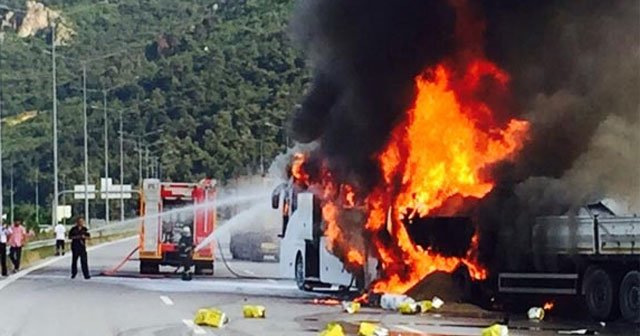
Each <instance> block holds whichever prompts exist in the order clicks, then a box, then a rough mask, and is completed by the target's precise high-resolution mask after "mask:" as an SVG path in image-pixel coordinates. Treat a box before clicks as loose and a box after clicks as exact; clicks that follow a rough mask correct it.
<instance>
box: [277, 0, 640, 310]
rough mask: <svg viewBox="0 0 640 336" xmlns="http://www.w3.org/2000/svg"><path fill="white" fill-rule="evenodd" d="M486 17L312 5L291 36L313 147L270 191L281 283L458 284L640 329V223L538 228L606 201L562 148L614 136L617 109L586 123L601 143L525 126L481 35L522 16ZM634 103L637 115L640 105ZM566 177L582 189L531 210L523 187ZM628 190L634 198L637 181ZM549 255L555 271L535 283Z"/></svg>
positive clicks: (401, 6) (567, 221) (456, 6)
mask: <svg viewBox="0 0 640 336" xmlns="http://www.w3.org/2000/svg"><path fill="white" fill-rule="evenodd" d="M483 4H484V3H482V2H478V3H476V2H473V3H472V2H468V1H464V0H450V1H410V0H402V1H397V2H396V3H394V4H393V6H389V5H388V4H387V3H386V2H383V1H346V2H345V1H320V0H317V1H314V0H309V1H303V2H302V4H301V5H300V7H299V8H298V11H297V15H296V17H295V18H294V21H293V30H294V32H295V35H296V37H297V38H298V39H299V40H300V42H301V45H302V46H303V47H304V48H305V50H306V51H307V52H308V54H309V55H310V58H311V62H312V64H313V66H314V78H313V82H312V85H311V87H310V90H309V92H308V94H307V96H306V98H305V99H304V101H303V103H302V108H301V109H300V110H299V111H297V112H296V114H295V115H294V118H293V120H292V123H291V128H292V131H293V136H294V137H295V138H296V139H297V140H298V141H299V142H301V143H312V144H313V146H311V147H312V149H310V150H306V151H301V152H298V153H296V154H295V155H293V157H292V160H291V164H290V166H289V167H288V169H287V173H288V175H287V178H288V180H289V182H288V183H287V184H285V185H283V186H281V187H279V188H278V189H276V190H275V191H274V197H273V206H274V207H279V208H280V209H281V210H282V213H283V230H282V238H283V240H282V244H281V256H280V257H281V267H282V271H283V273H285V274H286V275H289V276H291V275H295V277H296V281H297V283H298V286H299V287H301V288H303V289H311V288H313V287H316V286H326V285H330V284H336V285H341V286H350V285H357V286H359V287H361V288H365V287H366V288H367V290H368V292H369V293H406V292H407V291H410V290H411V289H412V288H414V287H415V286H417V285H419V284H420V282H421V281H423V280H424V279H426V278H427V277H429V276H430V275H433V274H435V273H456V274H458V275H462V277H463V278H466V279H467V280H469V281H468V282H480V281H483V280H484V281H488V282H490V283H493V284H495V286H496V287H498V290H500V291H503V292H511V293H540V294H542V293H544V294H548V295H557V294H580V295H583V296H584V298H585V299H586V301H587V307H588V308H589V311H590V313H591V314H592V315H593V316H595V317H597V318H602V319H604V318H611V317H613V316H615V315H616V313H617V312H620V311H622V314H623V315H624V316H625V317H626V318H627V319H629V320H632V321H637V320H638V314H640V305H638V298H637V293H639V292H640V291H639V288H640V283H639V282H640V279H639V274H638V271H637V270H638V268H640V265H639V264H638V251H637V250H636V248H635V246H637V244H638V242H639V239H638V237H639V232H638V230H639V228H638V226H639V224H638V221H637V220H636V219H635V217H616V216H610V218H607V219H604V218H603V217H596V216H593V215H592V216H590V217H588V218H583V217H580V216H575V215H570V216H568V217H547V218H546V219H545V218H538V217H539V216H544V215H562V214H564V213H566V212H567V211H568V210H570V209H575V208H576V207H578V206H579V205H580V203H581V202H583V203H582V204H586V203H584V202H586V200H587V199H588V196H593V195H592V193H593V191H594V190H596V191H602V189H607V188H600V189H598V187H597V186H594V185H593V184H589V185H588V186H589V188H586V185H585V184H580V183H578V182H576V181H579V180H580V178H584V176H585V175H586V174H584V172H581V173H582V174H579V173H575V172H574V171H572V169H578V168H580V166H581V165H583V166H586V167H587V168H585V169H586V170H588V171H589V172H591V171H593V170H595V168H594V167H595V166H596V165H595V164H594V163H593V162H589V164H588V165H584V164H583V163H582V162H581V161H583V160H586V159H584V158H582V157H581V155H583V156H584V155H586V157H587V158H588V157H589V156H588V155H587V154H590V152H589V148H588V147H587V146H586V145H584V144H583V143H584V142H585V141H582V143H580V144H576V143H575V142H574V141H572V140H574V139H572V138H564V137H559V136H557V134H555V133H554V132H559V133H562V132H564V131H565V130H566V129H571V130H574V131H575V132H583V135H584V136H585V137H586V138H585V140H586V139H592V138H593V139H596V138H597V137H600V136H601V135H600V134H599V132H600V133H602V132H604V133H605V134H604V135H607V136H608V134H607V133H606V132H607V127H609V126H611V125H606V123H607V122H606V120H605V119H608V118H607V115H606V113H607V112H602V111H606V108H604V107H603V108H602V111H601V110H594V109H593V108H592V109H591V110H589V111H592V113H593V114H595V115H596V116H595V117H593V118H589V121H592V120H591V119H594V118H595V119H597V120H605V121H603V125H602V126H601V127H600V128H597V127H594V126H593V125H592V124H589V125H579V124H578V125H577V126H576V125H574V124H565V123H560V122H558V124H553V123H551V122H550V121H549V120H547V119H549V117H547V119H544V118H542V119H543V121H542V122H541V121H540V120H539V119H541V118H540V117H539V116H535V115H534V116H528V115H526V114H525V113H522V112H520V111H519V104H517V102H516V99H515V98H514V95H513V94H512V92H511V82H512V80H513V78H512V76H511V75H510V74H509V73H508V72H507V71H506V70H505V69H503V68H502V67H501V66H500V65H498V63H497V62H496V61H495V58H496V57H495V55H494V57H493V58H490V57H488V56H487V55H486V54H485V48H486V46H487V43H486V42H485V40H484V35H485V32H486V31H487V30H488V28H490V27H493V26H492V25H495V22H494V21H496V20H497V21H499V20H501V19H504V18H505V17H507V18H508V17H509V16H510V15H511V13H509V12H500V10H499V9H496V8H497V7H499V6H497V7H496V6H491V5H486V6H483ZM530 5H531V6H540V7H545V6H549V7H553V6H555V5H554V4H547V3H545V4H537V3H536V4H530ZM576 6H580V5H576ZM594 6H595V5H594ZM525 7H526V6H525ZM524 9H527V8H524ZM524 9H521V10H522V13H526V10H524ZM497 12H500V13H498V14H501V15H496V13H497ZM567 12H571V11H569V10H568V11H567ZM483 14H484V15H486V17H485V16H484V15H483ZM534 14H535V13H534ZM534 14H531V15H534ZM356 17H357V19H354V18H356ZM523 17H525V16H524V15H523ZM311 18H312V19H311ZM488 18H492V19H494V21H491V22H488V21H487V20H488ZM495 18H499V19H495ZM594 20H595V19H594ZM523 21H526V20H524V19H523ZM622 21H624V20H622ZM622 21H620V22H622ZM542 22H545V21H542ZM594 22H595V21H594ZM616 22H617V21H616ZM625 22H630V21H625ZM590 23H591V22H587V23H585V24H587V25H588V24H590ZM532 24H533V23H532ZM516 26H517V25H516ZM516 26H514V27H516ZM336 27H339V28H340V29H337V28H336ZM589 27H590V29H591V28H592V27H595V28H593V30H598V28H597V26H593V25H591V26H589ZM493 28H494V31H492V33H493V34H494V35H495V34H497V33H496V31H498V32H499V30H498V29H495V27H493ZM529 28H530V27H522V33H523V34H525V32H526V30H527V29H529ZM607 28H608V27H607ZM514 29H515V28H514ZM603 29H604V28H603ZM502 34H505V35H508V32H507V33H505V32H502ZM523 36H525V35H523ZM606 36H610V35H606ZM493 37H494V38H495V36H493ZM516 40H517V42H518V43H519V42H520V41H519V40H518V39H516ZM637 42H638V41H635V40H634V41H632V43H631V44H630V45H632V46H636V47H637V45H638V43H637ZM602 43H608V41H607V40H606V39H603V40H602ZM558 45H559V47H560V46H561V45H560V44H558ZM623 45H627V44H623ZM547 49H548V48H545V50H547ZM589 51H591V50H589ZM494 53H495V52H494ZM617 55H621V54H617ZM598 57H601V56H600V55H594V59H598ZM523 58H525V59H526V57H523ZM622 63H623V62H614V63H611V64H614V65H617V64H622ZM632 63H633V64H637V60H636V59H634V60H633V62H632ZM606 64H607V66H609V67H612V66H614V65H611V64H609V63H606ZM607 66H604V68H605V69H604V70H603V71H602V73H603V76H604V73H606V75H607V76H610V75H611V73H612V72H615V73H620V74H621V76H627V75H628V76H632V78H630V79H629V81H630V83H632V84H633V83H635V84H638V78H637V73H636V75H629V73H630V72H628V71H626V72H625V71H621V69H617V68H616V69H613V70H615V71H609V70H612V69H608V68H607ZM589 69H590V71H593V70H592V68H589ZM576 71H578V70H576ZM598 73H599V72H598ZM518 79H519V77H518ZM635 87H637V85H636V86H635ZM603 90H604V89H603ZM583 91H584V90H583ZM613 91H615V90H613ZM613 91H603V92H597V94H595V93H594V94H593V96H594V97H595V96H597V97H598V98H601V97H603V96H607V95H609V96H611V97H610V98H611V99H610V100H608V101H612V100H615V99H616V98H617V96H616V95H619V94H620V93H619V91H615V92H613ZM623 91H624V90H623ZM607 97H608V96H607ZM584 99H585V100H587V101H589V104H592V105H597V103H596V102H593V101H592V100H590V97H589V96H587V97H585V98H584ZM631 100H632V101H634V102H636V104H635V107H634V104H630V105H629V106H631V107H632V108H634V109H635V111H637V106H638V105H637V102H638V99H637V98H634V99H631ZM556 108H557V107H556ZM567 113H569V112H565V114H567ZM596 117H597V118H596ZM556 119H558V118H556ZM553 120H555V119H552V121H553ZM572 120H578V121H579V120H581V119H579V118H574V119H572ZM629 120H631V122H635V121H634V120H635V119H633V117H630V119H629ZM560 121H562V120H560ZM613 122H614V121H612V122H611V123H613ZM615 122H617V121H615ZM620 127H622V126H620ZM634 134H635V133H634ZM556 138H560V140H559V141H555V140H556ZM562 139H564V140H562ZM622 141H628V142H632V143H635V142H637V139H636V137H633V136H632V135H630V136H629V137H628V138H624V139H622ZM597 144H598V143H597V142H596V145H597ZM626 145H628V144H626ZM632 147H633V146H631V148H632ZM558 151H560V152H558ZM550 154H553V156H551V155H550ZM550 158H551V160H550ZM620 158H627V157H626V153H623V154H621V155H618V156H616V157H615V160H620ZM598 159H600V160H602V157H598ZM632 167H633V166H632ZM589 169H590V170H589ZM602 171H603V172H602V173H600V176H602V177H604V176H606V177H608V175H606V174H609V173H605V172H604V171H605V170H604V169H603V170H602ZM609 171H611V169H609ZM563 172H564V173H565V175H567V176H568V177H569V178H572V180H571V181H570V182H572V183H568V182H567V183H566V185H562V187H559V188H557V190H558V191H559V192H558V194H562V195H565V196H566V197H565V198H564V199H562V198H560V197H557V198H554V197H549V195H548V192H547V194H545V192H540V194H542V196H543V197H541V198H544V200H545V201H547V200H551V199H553V201H549V203H550V204H552V205H547V206H540V207H537V208H535V209H533V207H532V206H530V207H527V206H524V205H523V203H524V201H523V200H524V199H526V198H535V193H533V192H529V190H527V189H526V187H530V186H531V185H532V184H535V183H537V182H541V183H540V184H544V186H543V187H544V188H548V189H551V188H550V187H549V186H550V185H551V184H550V183H547V182H548V181H558V180H559V178H558V176H561V177H562V176H563V175H562V173H563ZM625 173H626V172H625ZM618 175H621V176H625V178H627V179H630V181H631V182H632V183H631V184H633V185H638V177H637V176H636V175H634V174H633V173H632V174H631V175H632V176H630V175H624V173H623V174H618ZM538 177H539V178H538ZM588 177H590V175H589V176H588ZM607 187H608V186H607ZM586 189H590V190H589V191H585V190H586ZM609 189H612V187H611V188H609ZM523 190H525V191H523ZM569 190H572V191H573V190H580V192H577V191H576V192H571V191H569ZM630 190H634V189H630ZM607 191H608V190H607ZM635 192H637V190H635ZM569 194H580V196H575V197H569V196H567V195H569ZM627 194H628V193H627ZM569 198H570V199H569ZM529 203H533V201H531V200H529ZM534 210H535V211H534ZM523 223H524V225H523ZM576 223H577V225H576ZM545 244H550V245H545ZM603 244H606V248H605V245H603ZM500 246H511V247H510V248H508V249H507V248H502V250H501V249H500V248H499V247H500ZM541 249H542V250H543V251H545V253H542V254H540V253H531V251H538V252H539V251H540V250H541ZM541 255H542V256H543V257H542V258H545V257H544V256H547V257H549V256H554V257H557V258H556V259H557V260H558V265H556V267H555V268H554V269H543V268H539V267H535V265H536V264H539V259H540V258H541V257H540V256H541ZM514 257H518V260H517V262H515V263H514V262H512V261H511V259H514Z"/></svg>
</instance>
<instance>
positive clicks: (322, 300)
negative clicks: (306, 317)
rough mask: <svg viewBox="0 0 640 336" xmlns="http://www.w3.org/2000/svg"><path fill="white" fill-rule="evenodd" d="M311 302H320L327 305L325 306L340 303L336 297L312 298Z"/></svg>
mask: <svg viewBox="0 0 640 336" xmlns="http://www.w3.org/2000/svg"><path fill="white" fill-rule="evenodd" d="M311 303H313V304H321V305H327V306H337V305H339V304H340V300H338V299H326V298H325V299H313V301H311Z"/></svg>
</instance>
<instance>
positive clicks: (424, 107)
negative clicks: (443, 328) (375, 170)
mask: <svg viewBox="0 0 640 336" xmlns="http://www.w3.org/2000/svg"><path fill="white" fill-rule="evenodd" d="M456 9H457V10H458V11H459V14H461V15H460V16H459V18H458V20H460V21H463V22H459V23H458V31H457V35H458V40H459V42H460V43H462V44H463V46H462V47H461V48H462V49H461V50H460V51H459V52H458V53H457V54H456V55H455V56H453V57H451V58H450V59H447V60H446V61H443V62H442V63H440V64H438V65H436V66H433V67H430V68H427V69H425V71H424V72H423V73H422V74H420V75H419V76H417V78H415V88H416V96H415V101H414V104H413V106H412V107H411V108H409V109H408V110H407V111H406V113H405V115H404V118H403V120H402V121H401V122H400V123H399V124H398V125H397V126H396V127H395V128H394V130H393V132H392V134H391V136H390V138H389V141H388V143H387V145H386V146H385V148H384V149H383V150H382V151H381V152H379V153H378V154H377V156H376V157H375V158H374V159H375V160H376V162H377V163H378V167H379V169H380V172H381V175H382V177H383V178H382V181H381V182H380V183H379V184H378V185H377V186H376V187H375V188H374V189H373V191H372V192H370V193H369V194H368V195H366V197H364V198H363V199H362V200H360V202H358V201H356V200H355V194H357V193H355V192H354V188H353V186H351V185H347V184H338V183H336V182H335V181H334V180H333V179H332V174H331V172H330V171H329V169H327V168H326V167H322V169H321V173H320V175H321V176H310V175H309V173H308V172H305V171H304V169H303V163H304V161H305V159H306V158H307V157H306V156H305V155H303V154H299V155H296V157H295V158H294V162H293V165H292V175H293V177H294V179H295V180H296V182H297V183H298V185H300V186H303V187H305V188H309V189H312V190H313V191H314V192H315V193H316V195H318V196H319V197H320V198H321V201H322V215H323V219H324V221H325V224H326V226H325V231H324V234H325V237H326V238H327V241H328V248H329V249H330V250H332V251H333V252H334V253H336V254H337V255H340V256H342V259H343V261H344V262H346V263H347V264H348V265H349V266H350V267H352V268H353V267H359V266H362V265H363V264H364V262H365V255H366V254H365V251H364V250H362V248H363V247H358V246H355V245H354V244H351V243H350V242H349V241H348V240H347V239H346V238H345V235H344V232H343V231H342V230H343V225H341V224H342V223H341V222H340V221H341V216H340V214H341V212H342V211H344V209H347V208H354V207H356V208H357V207H360V208H362V209H363V211H364V213H365V219H364V223H363V228H362V230H363V232H362V234H363V235H364V236H365V237H366V239H367V241H368V242H369V243H368V244H367V245H368V249H369V251H368V252H369V253H373V255H374V256H375V257H376V258H377V259H378V261H379V262H380V265H381V271H382V272H381V277H380V278H379V279H378V280H376V281H375V282H374V284H373V286H372V288H371V289H372V290H373V291H374V292H395V293H404V292H406V291H407V290H408V289H410V288H411V287H412V286H414V285H415V284H416V283H417V282H418V281H420V280H421V279H423V278H424V277H425V276H427V275H429V274H431V273H433V272H436V271H443V272H453V271H455V270H456V269H457V268H459V267H461V266H466V268H467V269H468V271H469V274H470V276H471V277H472V278H474V279H483V278H485V277H486V276H487V271H486V269H485V268H483V266H482V265H480V264H479V263H478V262H477V258H476V251H477V246H478V241H479V239H480V238H481V237H478V235H477V233H476V234H475V235H474V236H473V238H472V239H471V243H470V245H469V248H468V250H467V253H466V255H465V256H461V257H450V256H444V255H441V254H439V253H437V252H435V251H434V250H433V249H431V248H429V247H422V246H420V245H418V244H416V243H415V242H414V241H413V240H412V239H411V237H410V236H409V234H408V231H407V228H406V227H405V225H407V224H406V219H407V218H412V217H415V216H418V217H426V216H429V215H432V212H433V211H434V210H437V209H439V208H440V207H442V206H443V205H445V204H447V201H449V200H450V199H451V198H452V197H461V198H472V199H480V198H482V197H484V196H485V195H486V194H487V193H489V192H490V191H491V190H492V188H493V186H494V182H493V181H492V180H491V175H490V168H491V166H492V165H493V164H495V163H497V162H499V161H502V160H507V159H509V158H510V157H511V156H513V155H514V154H515V153H516V152H517V151H518V150H519V149H520V148H521V146H522V144H523V141H524V140H525V137H526V135H527V131H528V123H527V122H526V121H522V120H516V119H512V120H509V121H507V122H506V123H505V122H502V123H498V122H497V121H496V120H494V119H495V118H494V111H492V107H491V105H490V104H488V103H486V102H485V101H484V100H483V97H484V95H483V93H482V92H483V90H486V88H487V83H491V84H490V85H489V87H490V88H491V89H493V90H494V91H495V92H492V95H493V97H494V98H495V97H496V95H497V96H499V97H500V96H502V98H505V99H506V98H508V97H507V94H508V83H509V76H508V74H507V73H506V72H505V71H503V70H501V69H500V68H499V67H498V66H497V65H495V64H494V63H492V62H490V61H489V60H487V59H486V58H485V57H484V55H483V53H482V52H481V51H479V48H478V45H479V44H478V40H477V39H478V36H477V35H478V30H479V31H480V33H481V31H482V27H481V26H482V25H481V24H480V25H478V24H473V22H471V23H470V21H473V20H472V19H470V17H469V15H468V14H469V13H467V12H466V11H465V10H464V2H462V1H458V2H456ZM469 29H475V30H476V31H474V32H471V33H470V32H469V31H468V30H469ZM494 100H495V99H494ZM312 181H313V182H312ZM314 188H315V189H314ZM358 203H361V204H358ZM450 203H451V202H450ZM451 207H453V208H451ZM458 210H459V209H458V208H457V206H456V203H455V202H454V203H453V205H450V204H449V205H448V211H449V212H451V213H453V214H455V213H456V211H458Z"/></svg>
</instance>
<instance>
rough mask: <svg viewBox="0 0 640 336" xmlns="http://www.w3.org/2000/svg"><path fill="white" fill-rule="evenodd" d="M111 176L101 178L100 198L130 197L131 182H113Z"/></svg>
mask: <svg viewBox="0 0 640 336" xmlns="http://www.w3.org/2000/svg"><path fill="white" fill-rule="evenodd" d="M112 183H113V182H112V179H111V178H104V177H102V178H100V199H121V198H124V199H130V198H131V190H133V189H132V188H131V185H130V184H112Z"/></svg>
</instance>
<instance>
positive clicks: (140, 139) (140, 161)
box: [138, 137, 142, 189]
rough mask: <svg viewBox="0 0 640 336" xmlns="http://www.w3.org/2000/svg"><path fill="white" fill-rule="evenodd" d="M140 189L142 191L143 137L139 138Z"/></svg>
mask: <svg viewBox="0 0 640 336" xmlns="http://www.w3.org/2000/svg"><path fill="white" fill-rule="evenodd" d="M138 187H139V188H140V189H142V137H139V138H138Z"/></svg>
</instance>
